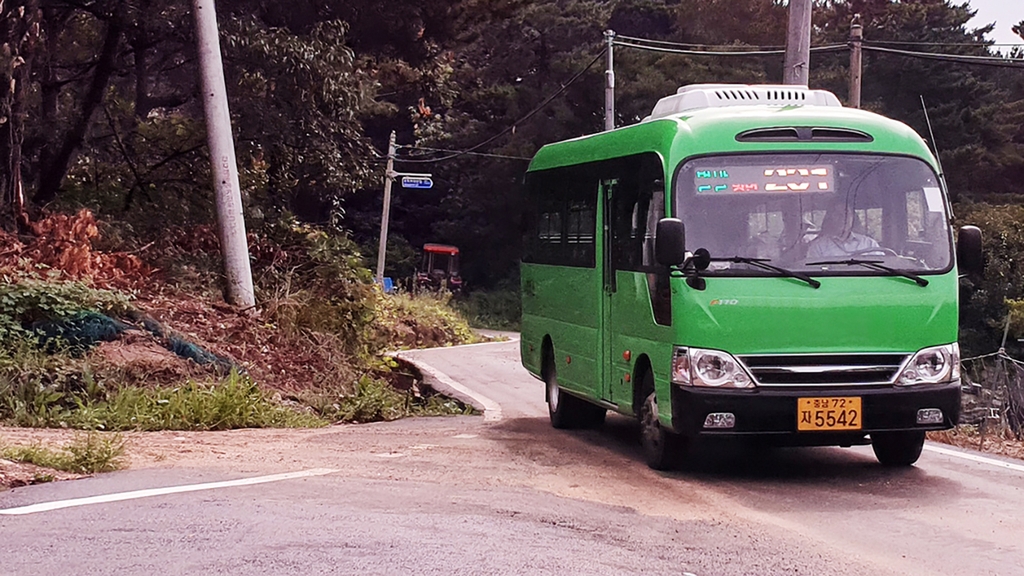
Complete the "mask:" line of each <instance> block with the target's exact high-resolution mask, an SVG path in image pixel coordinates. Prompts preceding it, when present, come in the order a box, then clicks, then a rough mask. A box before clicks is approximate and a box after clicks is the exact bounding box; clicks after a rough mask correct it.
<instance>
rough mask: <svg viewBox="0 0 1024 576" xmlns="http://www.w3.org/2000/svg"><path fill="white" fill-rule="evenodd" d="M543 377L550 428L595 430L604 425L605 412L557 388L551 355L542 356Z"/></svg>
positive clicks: (556, 376) (555, 372) (556, 375)
mask: <svg viewBox="0 0 1024 576" xmlns="http://www.w3.org/2000/svg"><path fill="white" fill-rule="evenodd" d="M541 373H542V374H543V376H544V385H545V388H546V390H545V393H546V399H547V403H548V416H549V417H550V418H551V426H552V427H554V428H558V429H559V430H568V429H572V428H597V427H599V426H601V425H602V424H604V418H605V414H607V412H608V411H607V410H605V409H604V408H602V407H600V406H597V405H595V404H591V403H590V402H587V401H586V400H583V399H581V398H577V397H575V396H573V395H572V394H566V393H565V392H564V391H562V389H561V388H559V387H558V373H557V371H556V370H555V363H554V360H553V354H547V353H546V354H545V355H544V366H543V367H542V368H541Z"/></svg>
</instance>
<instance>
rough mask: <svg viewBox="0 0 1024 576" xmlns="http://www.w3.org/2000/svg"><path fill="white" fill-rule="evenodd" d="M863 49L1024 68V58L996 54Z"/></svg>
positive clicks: (924, 58)
mask: <svg viewBox="0 0 1024 576" xmlns="http://www.w3.org/2000/svg"><path fill="white" fill-rule="evenodd" d="M863 49H864V50H865V51H871V52H882V53H885V54H896V55H898V56H908V57H911V58H920V59H922V60H937V61H940V62H956V63H958V64H977V65H981V66H996V67H1002V68H1016V69H1018V70H1024V59H1021V60H1015V59H1008V58H999V57H996V56H970V55H966V54H942V53H938V52H915V51H910V50H897V49H896V48H884V47H882V46H871V45H869V44H867V43H865V44H864V45H863Z"/></svg>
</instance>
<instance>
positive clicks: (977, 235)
mask: <svg viewBox="0 0 1024 576" xmlns="http://www.w3.org/2000/svg"><path fill="white" fill-rule="evenodd" d="M956 261H957V264H958V265H959V266H960V272H961V273H966V274H974V275H978V276H981V274H982V272H984V271H985V256H984V254H983V253H982V251H981V229H980V228H978V227H977V226H963V227H961V228H960V233H959V234H958V235H957V239H956Z"/></svg>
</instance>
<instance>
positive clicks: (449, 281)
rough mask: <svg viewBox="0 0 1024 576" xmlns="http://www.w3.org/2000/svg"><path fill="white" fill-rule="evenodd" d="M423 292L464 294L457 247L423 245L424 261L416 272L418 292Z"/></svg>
mask: <svg viewBox="0 0 1024 576" xmlns="http://www.w3.org/2000/svg"><path fill="white" fill-rule="evenodd" d="M422 290H430V291H434V292H440V291H441V290H447V291H449V292H451V293H452V294H459V293H461V292H462V277H461V276H459V249H458V248H457V247H455V246H448V245H447V244H424V245H423V261H422V262H421V263H420V268H419V270H417V271H416V291H417V292H419V291H422Z"/></svg>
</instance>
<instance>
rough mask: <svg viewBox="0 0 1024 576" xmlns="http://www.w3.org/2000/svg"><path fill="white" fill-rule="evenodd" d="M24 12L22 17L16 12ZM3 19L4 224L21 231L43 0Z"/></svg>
mask: <svg viewBox="0 0 1024 576" xmlns="http://www.w3.org/2000/svg"><path fill="white" fill-rule="evenodd" d="M16 12H20V14H19V16H17V17H15V16H14V14H15V13H16ZM0 17H2V18H3V23H2V28H0V34H2V38H3V41H4V44H5V50H4V53H3V56H4V57H5V60H6V61H5V62H3V63H2V69H3V71H4V73H3V74H2V75H0V79H2V80H3V81H4V86H3V88H4V89H5V94H4V96H3V98H2V102H0V115H2V117H3V118H4V123H3V126H2V130H0V139H2V141H3V145H2V147H0V153H2V158H0V161H2V162H3V164H4V165H5V166H4V167H5V171H4V175H3V176H4V177H3V196H2V198H3V213H4V218H3V225H4V226H5V227H7V228H10V227H11V224H14V225H15V226H16V227H17V229H18V230H19V231H24V230H25V228H26V227H27V226H28V215H27V214H26V212H25V192H24V184H23V180H22V176H21V168H22V166H21V165H22V147H23V144H24V141H25V116H26V103H25V94H26V85H27V84H28V82H29V79H30V78H31V71H32V61H33V59H34V55H35V52H36V48H37V47H38V44H39V35H40V34H39V31H40V12H39V0H28V1H27V2H23V3H19V5H17V6H12V7H10V8H9V9H8V10H6V11H4V12H3V14H0Z"/></svg>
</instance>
